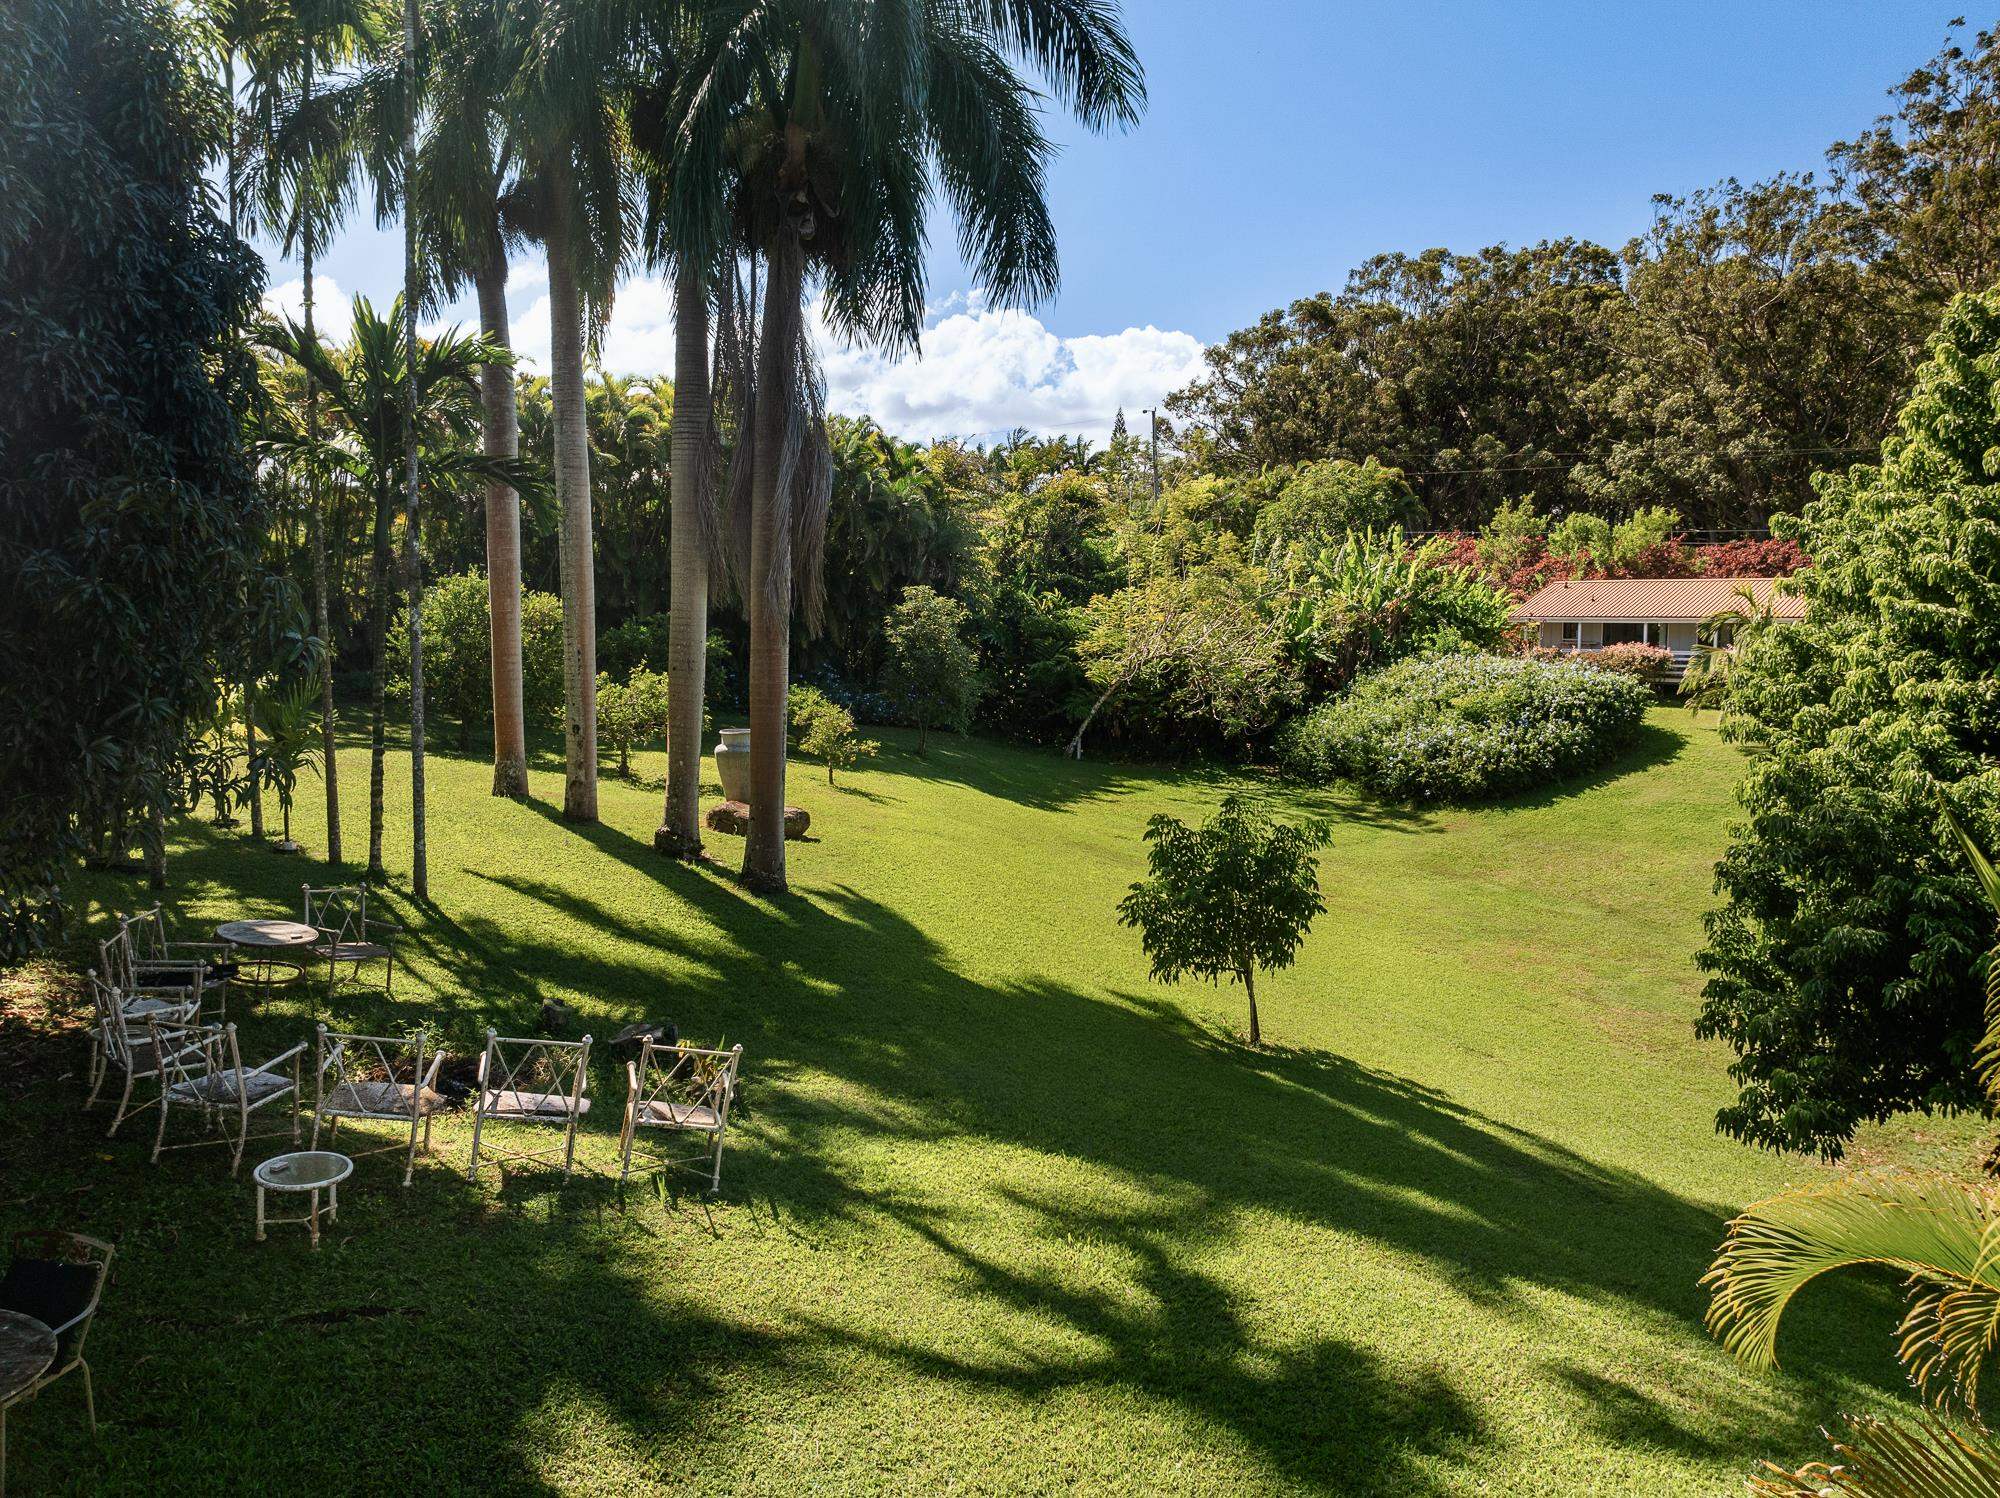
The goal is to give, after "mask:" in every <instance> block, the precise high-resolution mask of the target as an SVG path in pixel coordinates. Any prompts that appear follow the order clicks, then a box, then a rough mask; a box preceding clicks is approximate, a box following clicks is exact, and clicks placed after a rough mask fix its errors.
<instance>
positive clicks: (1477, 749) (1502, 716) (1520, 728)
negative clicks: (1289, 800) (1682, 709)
mask: <svg viewBox="0 0 2000 1498" xmlns="http://www.w3.org/2000/svg"><path fill="white" fill-rule="evenodd" d="M1652 701H1653V693H1652V691H1651V689H1650V688H1649V687H1647V686H1646V684H1645V683H1644V682H1642V681H1639V680H1637V679H1635V678H1633V677H1630V676H1626V675H1622V674H1619V673H1617V672H1612V671H1599V670H1595V669H1593V668H1591V667H1589V666H1582V665H1575V664H1572V663H1569V662H1565V661H1539V660H1529V659H1526V658H1523V657H1518V656H1498V655H1434V656H1423V657H1418V658H1415V659H1411V660H1405V661H1399V662H1397V663H1396V664H1395V665H1393V666H1390V667H1388V668H1387V669H1386V670H1382V671H1377V672H1375V673H1374V674H1373V675H1370V676H1365V677H1363V678H1362V679H1361V680H1359V681H1357V682H1356V683H1355V684H1354V686H1353V688H1352V689H1351V690H1350V691H1349V692H1348V693H1347V694H1346V695H1345V696H1343V697H1338V698H1335V699H1334V700H1333V701H1330V702H1327V703H1324V704H1322V705H1321V706H1320V707H1318V708H1315V709H1314V710H1313V711H1312V712H1310V713H1307V714H1306V715H1305V716H1304V717H1302V718H1299V719H1297V720H1296V721H1295V722H1293V723H1292V725H1291V726H1290V727H1289V728H1288V729H1287V730H1286V731H1285V733H1284V734H1283V735H1282V736H1281V738H1280V739H1279V743H1278V753H1279V757H1280V760H1281V761H1282V763H1283V764H1284V767H1285V770H1286V771H1287V773H1289V774H1291V775H1294V776H1297V777H1299V778H1301V779H1305V780H1331V779H1333V778H1334V777H1336V776H1340V777H1344V778H1346V779H1349V780H1353V781H1356V782H1358V783H1360V784H1362V785H1364V786H1366V787H1368V788H1369V789H1370V790H1372V791H1375V792H1377V793H1378V794H1380V795H1383V796H1386V797H1389V798H1391V799H1393V800H1398V801H1479V800H1484V799H1487V798H1489V797H1493V796H1503V795H1507V794H1510V793H1512V792H1516V791H1526V790H1533V789H1535V788H1536V787H1537V786H1543V785H1549V784H1552V783H1554V782H1555V781H1558V780H1563V779H1565V778H1567V777H1569V776H1571V775H1575V774H1578V773H1579V772H1581V771H1584V770H1589V769H1592V768H1595V767H1596V766H1598V765H1601V764H1603V763H1604V762H1605V761H1606V760H1608V759H1611V758H1613V757H1614V756H1616V755H1617V754H1618V753H1619V752H1620V751H1622V750H1624V749H1626V748H1627V747H1629V746H1630V745H1631V744H1632V742H1633V740H1634V739H1636V738H1637V737H1638V734H1639V728H1640V725H1641V724H1642V723H1643V722H1644V721H1645V717H1646V708H1647V707H1648V706H1649V705H1650V704H1651V703H1652Z"/></svg>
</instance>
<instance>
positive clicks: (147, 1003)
mask: <svg viewBox="0 0 2000 1498" xmlns="http://www.w3.org/2000/svg"><path fill="white" fill-rule="evenodd" d="M200 1003H201V1001H200V1000H199V999H197V998H194V997H192V996H191V995H190V994H189V992H188V991H187V990H186V989H184V988H170V989H165V990H163V991H161V992H158V993H144V994H133V995H130V996H128V995H126V994H125V993H123V992H122V991H121V990H119V989H117V988H115V987H113V986H112V985H111V984H109V983H107V982H105V981H104V979H103V978H101V977H99V976H98V973H97V969H96V968H91V969H90V1004H91V1021H90V1097H89V1100H88V1101H87V1102H85V1104H84V1106H85V1107H86V1108H88V1107H90V1106H92V1105H93V1104H95V1103H96V1101H97V1093H98V1089H99V1088H101V1087H102V1086H103V1085H104V1078H105V1076H106V1074H107V1073H108V1071H109V1070H110V1067H111V1065H112V1062H113V1059H114V1044H113V1032H112V1027H111V1026H110V1025H109V1024H108V1023H107V1010H108V1009H109V1008H110V1007H111V1006H113V1005H116V1006H117V1008H118V1010H119V1012H120V1014H121V1015H122V1016H123V1018H124V1021H125V1028H127V1029H129V1030H131V1031H133V1032H135V1035H134V1038H135V1039H137V1040H139V1041H140V1042H141V1043H142V1044H143V1043H144V1042H146V1041H147V1040H149V1039H150V1038H151V1037H149V1036H147V1035H146V1033H145V1026H146V1021H147V1019H148V1018H150V1017H151V1016H153V1015H155V1014H157V1015H159V1016H160V1017H161V1018H162V1019H173V1020H194V1019H198V1018H200Z"/></svg>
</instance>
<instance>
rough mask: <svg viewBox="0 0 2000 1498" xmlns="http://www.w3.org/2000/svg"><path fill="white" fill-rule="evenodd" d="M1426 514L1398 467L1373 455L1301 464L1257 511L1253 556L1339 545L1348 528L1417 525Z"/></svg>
mask: <svg viewBox="0 0 2000 1498" xmlns="http://www.w3.org/2000/svg"><path fill="white" fill-rule="evenodd" d="M1280 472H1283V470H1280ZM1422 517H1423V512H1422V510H1421V509H1420V508H1419V507H1418V505H1417V497H1416V495H1414V494H1412V493H1411V492H1410V486H1409V485H1408V484H1406V483H1405V482H1403V473H1402V470H1401V469H1399V468H1385V467H1383V466H1382V465H1381V464H1380V463H1377V462H1376V461H1375V460H1374V459H1373V458H1369V459H1368V460H1367V461H1365V462H1361V463H1352V462H1349V461H1348V460H1347V459H1345V458H1327V459H1324V460H1322V461H1320V462H1317V463H1301V464H1299V466H1298V467H1297V468H1295V469H1293V470H1291V474H1290V476H1289V477H1288V478H1287V479H1286V480H1285V483H1284V487H1283V488H1281V489H1279V491H1278V493H1277V497H1276V498H1274V499H1272V500H1271V501H1270V502H1269V503H1268V504H1266V505H1265V506H1264V507H1263V508H1262V509H1261V510H1259V511H1258V512H1257V520H1256V523H1255V525H1254V526H1253V527H1252V528H1251V532H1250V554H1251V555H1252V556H1253V557H1255V558H1257V559H1258V560H1260V561H1264V562H1266V563H1269V562H1275V561H1278V560H1279V559H1281V558H1282V557H1283V556H1284V555H1285V554H1286V553H1287V552H1289V551H1291V550H1293V549H1294V548H1295V547H1304V548H1306V549H1307V550H1309V551H1320V550H1323V549H1325V548H1326V547H1329V546H1337V545H1338V544H1339V543H1340V541H1341V540H1342V538H1344V537H1345V536H1346V535H1347V533H1348V532H1349V531H1381V530H1387V529H1389V528H1390V527H1391V526H1408V525H1415V524H1417V523H1418V522H1419V521H1420V520H1421V519H1422Z"/></svg>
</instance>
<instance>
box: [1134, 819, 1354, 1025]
mask: <svg viewBox="0 0 2000 1498" xmlns="http://www.w3.org/2000/svg"><path fill="white" fill-rule="evenodd" d="M1331 838H1332V834H1331V832H1330V831H1329V830H1328V829H1327V827H1326V826H1325V825H1324V824H1323V823H1309V824H1307V825H1306V826H1303V827H1291V826H1287V825H1286V824H1284V823H1282V822H1277V821H1274V820H1272V819H1271V818H1270V817H1268V816H1266V815H1265V814H1264V813H1262V812H1259V811H1256V810H1254V809H1253V808H1251V807H1249V806H1247V805H1245V804H1244V802H1243V801H1242V799H1241V798H1240V797H1236V796H1229V797H1227V798H1225V799H1224V801H1223V803H1222V807H1221V809H1220V810H1219V811H1217V812H1216V814H1215V815H1214V816H1213V817H1211V818H1210V819H1209V820H1208V822H1206V823H1205V824H1204V825H1202V826H1201V827H1198V828H1194V827H1188V826H1186V825H1184V824H1183V823H1181V822H1178V821H1176V820H1175V819H1174V818H1172V817H1170V816H1166V815H1164V814H1162V815H1158V816H1155V817H1154V818H1153V819H1152V820H1151V821H1149V822H1147V824H1146V841H1147V843H1148V844H1150V845H1151V846H1150V847H1149V849H1148V850H1147V854H1146V861H1147V864H1148V867H1149V870H1150V873H1149V875H1148V877H1147V878H1145V879H1142V880H1140V881H1139V882H1138V883H1137V884H1135V885H1133V886H1132V891H1131V893H1130V894H1128V895H1126V896H1125V898H1124V899H1123V900H1122V901H1120V902H1119V905H1118V921H1119V924H1120V925H1124V926H1137V927H1138V928H1139V941H1140V945H1141V946H1142V947H1144V949H1145V952H1146V956H1147V957H1148V958H1150V959H1151V961H1152V964H1153V976H1154V977H1155V978H1156V979H1158V980H1159V981H1160V982H1162V983H1172V982H1175V981H1177V980H1178V979H1180V978H1182V977H1183V976H1186V975H1188V974H1193V975H1194V976H1195V977H1198V978H1207V979H1208V980H1209V981H1210V982H1220V981H1221V980H1222V979H1223V978H1225V977H1230V978H1235V979H1236V980H1237V981H1238V982H1240V983H1241V984H1242V985H1243V992H1244V994H1245V995H1246V996H1247V997H1248V999H1249V1000H1250V1043H1251V1044H1252V1045H1259V1044H1261V1043H1262V1040H1263V1036H1262V1034H1261V1033H1260V1032H1259V1030H1258V1026H1257V978H1256V975H1257V973H1258V972H1259V971H1260V970H1261V971H1263V972H1267V973H1270V972H1276V971H1277V970H1278V969H1280V968H1284V967H1289V966H1291V962H1292V959H1293V958H1294V957H1295V956H1297V955H1298V950H1299V944H1300V943H1301V942H1303V941H1304V940H1305V937H1306V932H1307V930H1309V929H1310V928H1311V926H1312V921H1313V917H1314V916H1316V915H1318V914H1320V913H1321V912H1322V911H1324V910H1325V909H1326V901H1325V900H1323V899H1322V898H1321V897H1320V892H1319V860H1318V859H1316V858H1315V857H1314V856H1313V855H1314V854H1315V853H1316V852H1317V851H1318V850H1319V849H1321V848H1324V847H1325V846H1326V845H1327V843H1328V842H1329V841H1330V840H1331Z"/></svg>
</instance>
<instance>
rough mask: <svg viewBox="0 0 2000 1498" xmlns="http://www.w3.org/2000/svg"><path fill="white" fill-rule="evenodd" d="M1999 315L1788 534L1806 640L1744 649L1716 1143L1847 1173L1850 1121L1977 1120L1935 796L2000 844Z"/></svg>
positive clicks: (1973, 1030)
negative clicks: (1724, 1060)
mask: <svg viewBox="0 0 2000 1498" xmlns="http://www.w3.org/2000/svg"><path fill="white" fill-rule="evenodd" d="M1997 403H2000V295H1995V294H1991V293H1988V294H1985V295H1979V296H1962V297H1959V298H1957V299H1956V300H1955V301H1953V303H1952V304H1951V308H1950V310H1949V311H1948V312H1947V313H1946V314H1945V317H1944V321H1943V324H1942V327H1941V328H1940V330H1939V332H1938V334H1937V336H1936V338H1935V339H1934V340H1933V342H1932V347H1931V358H1930V360H1929V362H1928V363H1927V364H1925V365H1924V366H1923V368H1922V369H1921V370H1920V372H1919V374H1918V377H1917V382H1916V389H1915V391H1914V393H1913V394H1912V396H1911V398H1910V400H1909V401H1908V403H1907V404H1906V405H1905V406H1904V407H1903V411H1902V414H1901V416H1900V418H1899V420H1898V423H1897V431H1896V434H1895V435H1894V436H1892V437H1891V438H1890V439H1889V440H1888V441H1887V442H1886V443H1885V444H1884V446H1883V459H1882V462H1881V464H1880V466H1875V467H1870V466H1856V467H1854V468H1851V469H1849V470H1847V471H1846V472H1842V473H1835V474H1827V475H1823V476H1821V477H1820V478H1819V479H1818V480H1817V481H1816V484H1815V487H1816V489H1817V496H1816V497H1815V498H1814V499H1813V500H1812V501H1811V502H1810V503H1809V504H1807V505H1806V507H1805V509H1804V512H1803V514H1802V516H1801V517H1800V518H1799V519H1798V521H1797V522H1796V524H1793V523H1790V522H1784V521H1782V520H1780V521H1778V522H1774V524H1776V525H1777V526H1778V528H1779V529H1780V530H1781V531H1782V533H1783V534H1786V535H1792V536H1795V537H1796V539H1798V540H1799V541H1800V542H1801V543H1802V545H1803V546H1804V548H1805V550H1806V551H1807V553H1809V554H1810V555H1811V557H1812V559H1813V565H1812V566H1810V567H1808V568H1806V569H1805V570H1804V571H1802V572H1800V573H1798V574H1797V575H1796V576H1795V577H1794V579H1793V582H1792V587H1793V588H1794V589H1795V590H1796V591H1797V592H1798V594H1799V595H1800V596H1801V597H1802V598H1803V599H1804V600H1805V604H1806V613H1805V617H1804V618H1803V619H1801V620H1796V621H1793V620H1781V621H1777V622H1775V623H1772V624H1770V625H1768V626H1765V627H1761V628H1759V629H1757V630H1755V631H1753V632H1751V633H1750V634H1749V635H1748V636H1747V637H1746V638H1743V639H1742V640H1741V641H1740V643H1739V644H1738V646H1737V648H1736V652H1735V656H1736V658H1735V660H1734V661H1733V662H1732V664H1731V668H1730V672H1729V701H1728V707H1727V711H1726V713H1725V715H1724V719H1723V723H1724V728H1725V731H1726V732H1727V733H1729V734H1730V735H1731V736H1732V737H1734V738H1735V739H1737V740H1738V741H1739V742H1741V743H1743V744H1744V745H1746V746H1747V747H1748V748H1750V749H1751V750H1752V751H1753V757H1752V759H1751V762H1750V768H1749V772H1748V774H1747V775H1746V776H1745V777H1744V780H1743V784H1742V786H1741V787H1740V788H1739V791H1738V796H1739V799H1740V801H1741V804H1742V807H1743V810H1744V813H1745V815H1744V819H1743V820H1742V821H1741V822H1740V823H1739V824H1738V826H1737V827H1736V828H1735V829H1734V833H1733V838H1732V841H1731V844H1730V846H1729V849H1728V851H1727V852H1726V853H1725V854H1724V855H1723V858H1722V861H1721V862H1720V863H1719V864H1718V865H1717V868H1716V881H1717V890H1718V892H1719V893H1720V894H1721V896H1722V904H1721V907H1720V908H1719V909H1717V910H1715V911H1714V912H1713V913H1712V914H1711V915H1710V916H1709V918H1708V940H1707V944H1706V946H1705V947H1704V948H1703V950H1702V952H1701V953H1700V956H1699V962H1700V965H1701V967H1702V970H1703V971H1704V972H1705V973H1707V975H1708V981H1707V984H1706V986H1705V987H1704V989H1703V1002H1702V1010H1701V1015H1700V1019H1699V1023H1698V1027H1697V1028H1698V1029H1699V1031H1700V1033H1701V1034H1702V1035H1704V1036H1715V1037H1720V1038H1722V1039H1724V1040H1727V1041H1728V1042H1729V1043H1730V1045H1731V1046H1732V1047H1734V1049H1735V1051H1736V1053H1737V1060H1736V1062H1735V1064H1734V1065H1733V1066H1732V1067H1731V1069H1730V1074H1731V1076H1732V1077H1733V1078H1734V1079H1735V1081H1736V1082H1737V1084H1738V1086H1739V1088H1740V1092H1739V1095H1738V1097H1737V1100H1736V1101H1735V1102H1734V1103H1732V1104H1730V1105H1729V1106H1728V1107H1726V1108H1724V1109H1723V1110H1722V1112H1721V1114H1720V1115H1719V1117H1718V1120H1717V1122H1718V1124H1719V1126H1720V1127H1721V1128H1722V1129H1723V1130H1724V1131H1726V1132H1728V1133H1730V1134H1733V1135H1735V1136H1736V1137H1738V1138H1741V1139H1746V1140H1750V1141H1752V1142H1754V1143H1757V1144H1762V1145H1768V1146H1772V1147H1776V1148H1784V1149H1799V1150H1813V1151H1817V1152H1819V1153H1821V1154H1824V1155H1827V1156H1837V1155H1839V1154H1840V1153H1841V1152H1842V1151H1843V1150H1844V1149H1845V1147H1846V1145H1847V1142H1848V1141H1849V1140H1850V1139H1851V1138H1852V1137H1853V1133H1854V1130H1855V1128H1856V1127H1857V1125H1859V1124H1860V1123H1861V1122H1863V1121H1864V1120H1870V1119H1881V1118H1885V1117H1887V1116H1889V1115H1891V1114H1894V1113H1898V1112H1901V1111H1905V1110H1910V1109H1922V1110H1933V1109H1957V1108H1966V1107H1973V1106H1976V1105H1978V1104H1979V1102H1980V1101H1981V1094H1980V1092H1979V1089H1978V1087H1977V1086H1976V1085H1975V1082H1974V1080H1973V1079H1972V1076H1971V1073H1970V1071H1969V1070H1968V1068H1967V1067H1966V1065H1965V1058H1966V1057H1967V1056H1968V1055H1969V1054H1970V1053H1971V1050H1972V1047H1973V1046H1974V1044H1975V1043H1976V1042H1977V1040H1978V1037H1979V1026H1980V1007H1979V963H1978V957H1979V954H1980V952H1981V951H1982V950H1983V949H1984V947H1985V945H1986V936H1987V934H1988V931H1989V929H1990V926H1991V920H1992V917H1991V914H1990V912H1989V911H1987V910H1986V908H1985V907H1984V905H1983V902H1982V901H1981V898H1980V890H1979V887H1978V885H1977V883H1976V882H1974V881H1973V879H1972V878H1971V877H1970V876H1969V875H1968V874H1967V873H1966V871H1965V869H1964V867H1963V865H1962V864H1961V863H1960V862H1959V861H1958V860H1955V859H1953V858H1951V857H1949V856H1948V855H1947V853H1946V852H1945V851H1944V846H1945V843H1946V839H1945V836H1944V834H1945V831H1946V828H1945V826H1944V823H1943V820H1942V817H1941V813H1940V811H1939V807H1938V797H1939V794H1940V792H1942V793H1943V795H1944V797H1945V799H1946V800H1947V802H1948V803H1949V805H1950V806H1951V808H1952V809H1953V811H1955V812H1956V813H1957V814H1958V816H1959V818H1960V819H1961V820H1962V821H1963V822H1965V824H1966V825H1967V827H1968V828H1969V829H1970V830H1971V832H1972V833H1973V835H1974V836H1975V837H1977V838H1978V839H1979V840H1980V842H1981V843H1982V844H1984V845H1986V846H1992V845H1993V843H1994V841H1995V836H1996V833H2000V814H1997V812H1996V806H1997V804H2000V775H1996V774H1995V749H1996V741H1995V737H1994V728H1993V725H1994V724H1995V722H1996V721H2000V482H1996V481H1995V477H1994V475H1993V472H1992V468H1991V454H1992V453H1993V452H1994V451H1995V450H1996V448H2000V404H1997Z"/></svg>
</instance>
